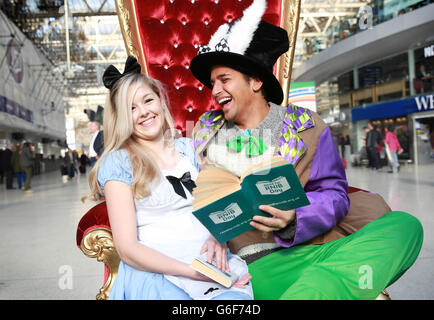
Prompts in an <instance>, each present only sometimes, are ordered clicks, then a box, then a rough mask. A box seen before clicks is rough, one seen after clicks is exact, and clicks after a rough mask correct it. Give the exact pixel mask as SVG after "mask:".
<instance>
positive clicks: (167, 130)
mask: <svg viewBox="0 0 434 320" xmlns="http://www.w3.org/2000/svg"><path fill="white" fill-rule="evenodd" d="M143 85H146V86H148V87H149V88H150V89H151V90H152V91H154V92H155V93H156V94H157V95H158V97H159V98H160V104H161V107H162V109H163V114H164V124H163V133H164V138H165V142H166V143H168V144H172V145H173V139H174V136H175V131H174V125H173V118H172V116H171V114H170V111H169V105H168V101H169V100H168V97H167V92H166V90H165V89H164V88H163V85H162V83H161V82H160V81H158V80H156V79H153V78H150V77H148V76H146V75H144V74H136V73H134V74H129V75H126V76H123V77H122V78H121V79H119V80H118V81H117V82H116V83H115V84H114V86H113V88H112V89H111V90H110V92H109V94H108V95H107V99H106V103H105V107H104V123H103V127H104V152H103V154H102V155H101V157H100V158H99V159H98V161H97V162H96V163H95V166H94V167H93V169H92V170H91V172H90V174H89V186H90V190H91V193H90V194H89V195H88V196H85V197H83V199H82V200H84V199H86V198H89V197H93V199H94V200H100V199H101V198H102V196H103V191H102V189H101V186H100V185H99V183H98V169H99V167H100V165H101V163H102V161H103V160H104V158H105V157H106V156H107V155H108V154H110V153H111V152H113V151H116V150H121V149H123V150H125V151H126V152H127V153H128V155H129V158H130V163H131V169H132V176H133V182H132V190H133V194H134V198H135V199H141V198H144V197H146V196H148V195H149V194H150V190H149V184H150V183H151V182H152V181H153V180H154V179H155V178H158V179H159V178H160V170H159V169H158V166H157V164H156V162H155V160H154V159H153V158H152V156H151V152H150V151H149V150H146V149H145V148H144V147H143V145H141V144H140V143H139V142H138V141H137V138H136V137H135V136H134V134H133V116H132V111H131V109H132V104H133V98H134V95H135V94H136V92H137V90H138V89H139V88H140V87H141V86H143Z"/></svg>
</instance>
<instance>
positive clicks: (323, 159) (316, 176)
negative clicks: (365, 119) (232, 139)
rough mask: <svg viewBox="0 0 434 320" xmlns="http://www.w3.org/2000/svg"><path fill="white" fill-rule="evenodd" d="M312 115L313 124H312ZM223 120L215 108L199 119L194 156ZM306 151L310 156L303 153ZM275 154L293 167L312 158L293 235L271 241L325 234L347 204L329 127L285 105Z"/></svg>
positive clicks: (300, 240) (289, 244) (295, 241)
mask: <svg viewBox="0 0 434 320" xmlns="http://www.w3.org/2000/svg"><path fill="white" fill-rule="evenodd" d="M314 118H315V119H316V120H315V121H316V122H317V125H315V124H314V122H315V121H314ZM223 123H224V118H223V116H222V113H221V112H219V111H211V112H207V113H205V114H204V115H203V116H201V117H200V118H199V122H198V123H197V125H196V127H195V130H194V135H193V140H194V148H195V152H196V154H197V155H198V156H199V155H200V154H201V153H202V152H203V151H204V149H205V147H206V145H207V143H208V141H210V139H211V138H212V136H213V135H214V134H215V133H216V132H217V131H218V130H219V129H220V127H221V126H222V125H223ZM320 130H322V132H321V131H320ZM302 132H304V134H305V135H311V137H314V136H315V137H316V138H313V139H306V140H309V141H311V142H310V144H309V143H304V142H303V139H302V134H301V133H302ZM318 137H319V138H318ZM312 140H315V141H313V142H312ZM316 140H317V141H318V143H317V144H316ZM315 147H316V149H315ZM291 150H292V151H294V150H296V151H297V152H291ZM308 150H309V151H310V152H308ZM308 153H309V154H310V156H306V154H308ZM277 154H279V155H281V156H282V157H283V158H285V159H286V160H288V162H290V163H293V164H294V166H295V167H296V169H297V162H299V161H300V162H303V161H304V162H306V161H310V160H309V159H311V158H312V160H311V163H307V164H306V163H304V165H305V166H307V167H308V168H309V170H306V172H308V174H309V176H308V180H307V182H306V183H305V187H304V190H305V191H306V195H307V197H308V199H309V201H310V203H311V204H310V205H308V206H305V207H301V208H298V209H296V226H295V234H294V233H293V236H290V237H289V238H285V239H283V238H282V234H284V233H285V232H284V233H282V232H279V234H280V236H279V235H278V234H277V233H276V232H275V233H274V241H275V242H276V243H277V244H279V245H280V246H283V247H292V246H294V245H297V244H301V243H303V242H306V241H308V240H310V239H312V238H314V237H316V236H318V235H321V234H323V233H325V232H326V231H328V230H330V229H331V228H333V227H334V226H335V225H336V224H337V223H338V222H339V221H340V220H342V219H343V218H344V217H345V215H346V214H347V213H348V210H349V206H350V201H349V198H348V182H347V179H346V175H345V169H344V166H343V163H342V160H341V158H340V156H339V154H338V152H337V149H336V148H335V146H334V144H333V140H332V135H331V132H330V129H329V128H328V127H327V126H326V125H325V124H324V122H322V120H321V118H320V117H319V116H318V115H316V114H315V117H314V116H313V115H312V112H310V111H309V110H307V109H304V108H301V107H296V106H291V105H289V106H288V108H287V111H286V115H285V119H284V121H283V124H282V130H281V136H280V141H279V145H278V151H277ZM312 155H313V156H312ZM198 158H201V157H200V156H199V157H198ZM303 158H304V159H303ZM300 179H301V177H300ZM306 179H307V177H306ZM288 228H290V226H288V227H287V229H288Z"/></svg>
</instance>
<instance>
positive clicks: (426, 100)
mask: <svg viewBox="0 0 434 320" xmlns="http://www.w3.org/2000/svg"><path fill="white" fill-rule="evenodd" d="M414 100H415V101H416V105H417V110H418V111H429V110H434V94H430V95H427V96H419V97H416V98H414Z"/></svg>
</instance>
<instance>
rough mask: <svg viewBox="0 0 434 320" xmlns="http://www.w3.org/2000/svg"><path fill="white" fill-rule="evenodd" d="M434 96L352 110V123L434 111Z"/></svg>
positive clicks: (422, 96) (428, 95)
mask: <svg viewBox="0 0 434 320" xmlns="http://www.w3.org/2000/svg"><path fill="white" fill-rule="evenodd" d="M433 110H434V94H427V95H421V96H418V97H414V98H409V99H402V100H395V101H390V102H386V103H377V104H372V105H369V106H366V107H363V108H354V109H352V110H351V116H352V121H353V122H357V121H361V120H371V119H383V118H393V117H399V116H405V115H407V114H411V113H417V112H425V111H433Z"/></svg>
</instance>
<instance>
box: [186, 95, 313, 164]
mask: <svg viewBox="0 0 434 320" xmlns="http://www.w3.org/2000/svg"><path fill="white" fill-rule="evenodd" d="M224 122H225V118H224V115H223V111H221V110H213V111H209V112H206V113H204V114H203V115H202V116H200V118H199V121H198V125H197V127H198V130H197V131H196V132H195V133H194V135H193V143H194V150H195V152H196V154H198V153H199V152H201V151H202V150H204V148H205V146H206V144H207V143H208V141H210V139H211V138H212V137H213V136H214V135H215V134H216V133H217V131H218V130H219V129H220V128H221V127H222V125H223V124H224ZM314 126H315V123H314V119H313V116H312V113H311V111H310V110H309V109H305V108H302V107H298V106H295V105H292V104H289V105H288V107H287V108H286V112H285V117H284V119H283V123H282V129H281V131H280V135H279V140H278V145H277V146H276V154H277V155H280V156H282V157H283V158H284V159H285V160H287V161H288V162H289V163H292V164H295V163H296V162H297V161H298V160H299V159H301V157H302V156H303V155H304V154H305V152H306V151H307V146H306V144H305V143H304V142H303V139H302V138H301V137H300V132H302V131H304V130H306V129H309V128H312V127H314Z"/></svg>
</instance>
